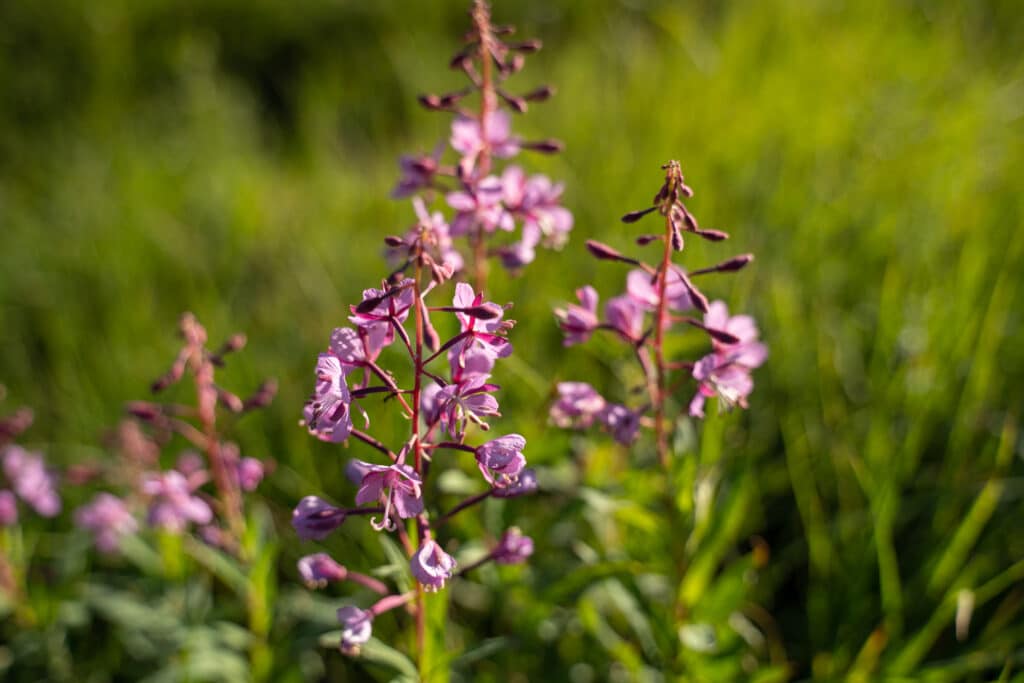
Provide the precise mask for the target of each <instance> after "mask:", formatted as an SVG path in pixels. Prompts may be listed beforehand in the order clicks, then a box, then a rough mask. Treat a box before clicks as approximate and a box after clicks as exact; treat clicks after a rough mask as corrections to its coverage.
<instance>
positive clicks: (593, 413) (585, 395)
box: [550, 382, 607, 429]
mask: <svg viewBox="0 0 1024 683" xmlns="http://www.w3.org/2000/svg"><path fill="white" fill-rule="evenodd" d="M556 389H557V390H558V400H557V401H555V402H554V403H553V404H552V405H551V412H550V417H551V421H552V422H553V423H554V424H555V426H557V427H561V428H562V429H567V428H570V427H575V428H576V429H586V428H587V427H589V426H590V425H592V424H593V423H594V418H596V417H597V416H598V415H599V414H600V413H601V411H602V410H604V408H605V405H606V403H607V402H606V401H605V400H604V397H603V396H601V394H599V393H597V390H596V389H594V387H592V386H590V385H589V384H587V383H586V382H559V383H558V385H557V387H556Z"/></svg>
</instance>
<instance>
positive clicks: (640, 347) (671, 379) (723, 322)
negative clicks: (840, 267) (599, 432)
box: [550, 161, 767, 466]
mask: <svg viewBox="0 0 1024 683" xmlns="http://www.w3.org/2000/svg"><path fill="white" fill-rule="evenodd" d="M662 168H663V169H664V170H665V182H664V184H663V185H662V186H661V189H659V190H658V193H657V194H656V195H655V196H654V200H653V204H652V206H650V207H647V208H645V209H641V210H639V211H633V212H630V213H628V214H626V215H625V216H623V217H622V221H623V222H624V223H636V222H637V221H639V220H641V219H642V218H643V217H644V216H646V215H648V214H656V215H658V216H660V217H661V218H662V221H663V223H664V230H663V231H662V232H661V233H660V234H646V235H641V236H639V237H637V238H636V242H637V244H638V245H641V246H644V245H648V244H659V245H660V246H661V247H662V251H661V255H660V256H661V257H660V259H659V261H658V263H657V265H650V264H648V263H645V262H644V261H641V260H640V259H637V258H633V257H631V256H627V255H625V254H622V253H621V252H619V251H618V250H616V249H614V248H613V247H611V246H608V245H605V244H601V243H599V242H596V241H593V240H590V241H588V242H587V249H588V250H589V251H590V253H591V254H593V255H594V256H595V257H596V258H598V259H601V260H607V261H617V262H619V263H624V264H626V265H630V266H633V267H634V269H633V270H631V271H630V272H629V274H628V275H627V277H626V292H625V293H624V294H622V295H619V296H616V297H613V298H611V299H609V300H608V303H607V304H606V305H605V309H604V319H603V320H602V319H601V318H599V317H598V312H597V309H598V293H597V291H596V290H595V289H594V288H593V287H592V286H590V285H586V286H584V287H582V288H580V289H578V290H576V297H577V298H578V299H579V302H580V303H579V304H578V305H577V304H569V305H567V306H566V307H565V308H559V309H556V310H555V317H556V318H557V320H558V323H559V325H560V326H561V328H562V330H563V331H564V333H565V341H564V344H565V346H572V345H575V344H580V343H583V342H585V341H587V340H588V339H589V338H590V336H591V335H592V334H594V333H595V332H598V331H601V332H610V333H612V334H614V335H615V336H616V337H618V338H619V339H621V340H622V341H623V342H624V343H626V344H627V345H628V346H629V347H630V349H631V350H632V352H633V354H634V356H635V357H636V360H637V362H638V363H639V365H640V368H641V370H642V372H643V376H644V379H645V383H646V400H645V401H644V402H643V403H642V404H640V405H638V406H635V407H632V408H631V407H627V406H626V405H624V404H620V403H612V402H610V401H608V400H606V399H605V398H604V397H603V396H601V395H600V394H599V393H598V392H597V390H596V389H594V388H593V387H592V386H591V385H589V384H587V383H585V382H561V383H559V384H558V386H557V391H558V399H557V401H556V402H555V403H554V404H553V405H552V406H551V413H550V414H551V419H552V422H554V423H555V424H556V425H558V426H560V427H565V428H579V429H585V428H588V427H591V426H592V425H595V424H597V425H601V426H602V427H604V428H605V429H606V430H607V431H608V432H609V433H611V435H612V436H613V438H614V439H615V440H616V441H618V442H619V443H622V444H627V445H628V444H631V443H633V442H634V441H635V440H636V438H637V436H638V434H639V431H640V428H641V427H642V426H648V427H651V428H652V429H653V432H654V441H655V447H656V449H657V453H658V458H659V460H660V461H661V463H662V465H663V466H667V464H668V457H669V443H670V438H669V437H670V425H672V424H675V423H676V420H675V416H674V415H672V414H671V411H672V409H673V406H677V404H678V402H676V401H673V399H674V398H675V396H676V395H677V394H678V393H679V392H680V391H682V390H683V387H684V386H685V385H686V384H687V383H689V382H690V381H691V380H692V381H693V382H694V383H695V385H696V386H695V389H694V391H693V394H692V399H690V400H689V402H688V412H689V414H690V416H692V417H695V418H703V417H704V407H705V403H706V402H707V399H709V398H712V397H717V398H718V400H719V402H720V404H719V405H721V406H724V407H725V408H733V407H735V406H740V407H743V408H746V407H747V396H749V395H750V392H751V391H752V390H753V388H754V382H753V379H752V378H751V375H750V373H751V371H752V370H753V369H755V368H757V367H758V366H760V365H761V364H762V363H763V362H764V360H765V358H766V357H767V349H766V348H765V346H764V345H763V344H762V343H760V342H759V341H758V331H757V325H756V324H755V323H754V320H753V318H751V317H750V316H746V315H736V316H730V315H729V310H728V308H727V307H726V304H725V303H724V302H722V301H714V302H710V303H709V302H708V299H707V297H706V296H704V294H703V293H701V291H700V290H699V289H698V288H697V287H696V286H695V285H694V284H693V281H692V279H691V278H695V277H697V276H703V275H709V274H711V273H731V272H735V271H738V270H740V269H741V268H743V267H744V266H746V265H747V264H748V263H750V262H751V261H752V260H753V258H754V257H753V255H751V254H741V255H739V256H735V257H733V258H731V259H728V260H727V261H724V262H722V263H719V264H717V265H714V266H710V267H706V268H700V269H698V270H693V271H690V272H689V273H688V272H687V271H685V270H683V269H682V268H681V267H679V266H677V265H676V264H675V263H673V260H672V256H673V254H674V253H675V252H681V251H682V250H683V247H684V245H685V241H684V240H685V238H684V235H687V234H689V235H695V236H697V237H701V238H703V239H706V240H710V241H712V242H719V241H722V240H725V239H727V238H728V235H727V234H726V233H724V232H721V231H719V230H705V229H702V228H701V227H700V226H699V225H698V223H697V220H696V218H694V216H693V214H691V213H690V211H689V210H688V209H687V208H686V205H685V204H684V203H683V199H684V198H688V197H692V196H693V190H692V189H691V188H690V187H689V186H688V185H687V184H686V183H685V182H684V179H683V173H682V171H681V169H680V167H679V163H678V162H676V161H670V162H669V163H667V164H665V166H663V167H662ZM690 312H695V313H696V314H697V315H698V316H699V317H697V316H695V315H692V314H691V313H690ZM681 328H696V329H698V330H700V331H701V332H703V333H704V334H706V335H707V336H708V338H709V340H710V342H711V350H710V352H709V353H708V354H707V355H705V356H703V357H702V358H700V359H698V360H696V361H689V360H677V359H671V358H669V357H668V355H667V353H666V349H665V338H666V333H668V332H671V331H674V330H679V329H681Z"/></svg>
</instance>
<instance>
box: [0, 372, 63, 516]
mask: <svg viewBox="0 0 1024 683" xmlns="http://www.w3.org/2000/svg"><path fill="white" fill-rule="evenodd" d="M4 391H5V390H4V387H3V386H2V385H0V395H3V393H4ZM33 417H34V416H33V414H32V411H31V410H30V409H28V408H20V409H18V410H16V411H15V412H14V413H13V414H11V415H7V416H5V417H3V418H0V473H2V476H0V527H5V526H14V525H15V524H17V523H18V501H19V500H21V502H23V503H24V504H26V505H28V506H29V507H30V508H31V509H32V510H33V511H35V513H36V514H38V515H40V516H41V517H55V516H56V515H58V514H59V513H60V510H61V500H60V496H59V494H58V493H57V476H56V474H55V473H54V472H53V471H52V470H51V469H50V468H48V467H47V466H46V462H45V461H44V460H43V456H42V454H41V453H34V452H31V451H28V450H26V449H25V448H22V447H21V446H19V445H17V444H15V443H11V442H13V441H14V439H15V438H16V437H17V436H18V435H20V434H21V433H22V432H24V431H25V430H26V429H28V428H29V427H30V426H31V425H32V420H33Z"/></svg>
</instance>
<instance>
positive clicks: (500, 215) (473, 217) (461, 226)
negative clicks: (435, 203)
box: [446, 176, 515, 237]
mask: <svg viewBox="0 0 1024 683" xmlns="http://www.w3.org/2000/svg"><path fill="white" fill-rule="evenodd" d="M501 194H502V187H501V181H500V180H498V178H497V176H487V177H486V178H484V179H483V180H481V181H480V182H479V183H477V184H476V186H475V187H467V188H466V189H465V190H462V191H459V192H449V193H448V196H447V197H446V199H447V201H448V206H450V207H452V208H453V209H455V218H453V219H452V224H451V234H452V235H453V236H456V237H458V236H460V235H467V234H469V233H471V232H472V231H473V230H474V229H475V228H477V227H480V228H483V230H484V232H488V233H490V232H494V231H495V230H497V229H498V228H501V229H502V230H505V231H511V230H512V229H513V228H515V222H514V221H513V219H512V216H511V215H510V214H509V213H508V212H507V211H505V207H504V206H503V205H502V203H501Z"/></svg>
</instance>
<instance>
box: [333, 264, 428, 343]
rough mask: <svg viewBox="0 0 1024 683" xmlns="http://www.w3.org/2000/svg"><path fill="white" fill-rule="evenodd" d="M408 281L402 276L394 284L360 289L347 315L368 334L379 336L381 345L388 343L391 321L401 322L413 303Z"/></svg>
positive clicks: (392, 329) (411, 289)
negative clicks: (381, 287) (350, 313)
mask: <svg viewBox="0 0 1024 683" xmlns="http://www.w3.org/2000/svg"><path fill="white" fill-rule="evenodd" d="M412 285H413V281H412V280H411V279H408V278H406V279H405V280H402V281H401V282H399V283H398V284H394V285H388V284H385V286H384V289H373V288H370V289H364V290H363V300H362V301H361V302H360V303H359V304H358V305H356V306H352V307H351V310H352V315H350V316H349V318H348V319H349V320H350V321H352V322H353V323H355V324H356V325H357V326H359V327H360V328H361V329H364V330H366V333H367V334H368V335H369V336H370V337H371V338H374V339H380V343H381V346H388V345H389V344H391V342H393V341H394V340H395V330H394V325H396V324H401V323H403V322H405V319H406V318H407V317H409V309H410V308H412V306H413V304H414V303H415V299H416V295H415V294H414V293H413V287H412ZM376 335H379V336H376ZM369 350H371V349H369V348H368V351H369ZM375 350H379V347H378V349H375ZM369 355H371V357H374V356H373V355H372V354H369Z"/></svg>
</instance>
